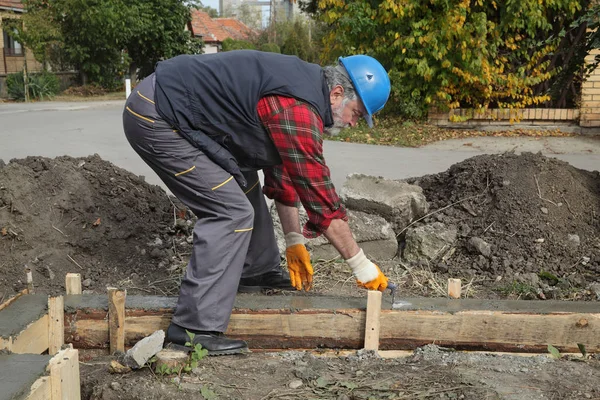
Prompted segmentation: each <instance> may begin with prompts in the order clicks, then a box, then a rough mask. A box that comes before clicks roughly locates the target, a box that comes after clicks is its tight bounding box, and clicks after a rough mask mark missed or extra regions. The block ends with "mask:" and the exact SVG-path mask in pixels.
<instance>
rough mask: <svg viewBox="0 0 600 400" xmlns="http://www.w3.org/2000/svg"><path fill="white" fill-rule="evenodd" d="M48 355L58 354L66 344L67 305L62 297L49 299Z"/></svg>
mask: <svg viewBox="0 0 600 400" xmlns="http://www.w3.org/2000/svg"><path fill="white" fill-rule="evenodd" d="M48 324H49V325H48V353H49V354H51V355H52V354H56V353H58V352H59V351H60V349H61V348H62V345H63V344H64V343H65V303H64V300H63V297H62V296H56V297H49V298H48Z"/></svg>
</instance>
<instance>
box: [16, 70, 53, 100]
mask: <svg viewBox="0 0 600 400" xmlns="http://www.w3.org/2000/svg"><path fill="white" fill-rule="evenodd" d="M28 78H29V98H30V99H32V100H44V99H48V98H52V97H54V96H55V95H56V94H57V93H58V91H59V90H60V81H59V80H58V77H57V76H56V75H54V74H52V73H50V72H40V73H35V74H29V76H28ZM6 88H7V91H8V96H9V97H10V98H11V99H13V100H18V101H24V100H25V81H24V78H23V72H17V73H14V74H9V75H8V76H7V77H6Z"/></svg>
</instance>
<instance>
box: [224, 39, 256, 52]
mask: <svg viewBox="0 0 600 400" xmlns="http://www.w3.org/2000/svg"><path fill="white" fill-rule="evenodd" d="M222 46H223V47H222V50H223V51H231V50H245V49H246V50H256V46H255V45H254V44H253V43H251V42H248V41H246V40H236V39H232V38H227V39H225V40H223V45H222Z"/></svg>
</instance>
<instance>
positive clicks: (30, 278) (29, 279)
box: [25, 267, 34, 294]
mask: <svg viewBox="0 0 600 400" xmlns="http://www.w3.org/2000/svg"><path fill="white" fill-rule="evenodd" d="M25 273H26V274H27V294H33V292H34V290H33V273H32V272H31V268H29V267H27V268H25Z"/></svg>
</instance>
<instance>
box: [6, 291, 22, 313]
mask: <svg viewBox="0 0 600 400" xmlns="http://www.w3.org/2000/svg"><path fill="white" fill-rule="evenodd" d="M25 294H27V289H23V290H21V291H20V292H19V293H17V294H16V295H14V296H13V297H11V298H10V299H8V300H6V301H5V302H4V303H2V304H0V311H2V310H4V309H5V308H6V307H8V306H10V305H11V304H12V303H14V302H15V300H17V299H18V298H19V297H21V296H23V295H25Z"/></svg>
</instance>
